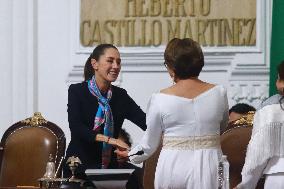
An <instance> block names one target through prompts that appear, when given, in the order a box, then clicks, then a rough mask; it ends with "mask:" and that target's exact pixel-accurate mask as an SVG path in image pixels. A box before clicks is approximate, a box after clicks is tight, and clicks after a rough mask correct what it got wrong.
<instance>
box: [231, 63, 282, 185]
mask: <svg viewBox="0 0 284 189" xmlns="http://www.w3.org/2000/svg"><path fill="white" fill-rule="evenodd" d="M276 87H277V89H278V91H279V94H276V95H274V96H272V97H270V98H268V99H267V100H266V101H265V102H263V103H262V105H261V107H260V108H259V109H258V110H257V111H256V113H255V115H254V122H253V130H252V135H251V139H250V142H249V145H248V149H247V154H246V160H245V164H244V167H243V170H242V182H241V183H240V184H239V185H238V186H237V187H236V188H237V189H253V188H255V187H256V185H257V182H258V180H259V178H260V177H261V176H262V175H265V177H266V178H265V184H264V188H265V189H270V188H272V189H283V188H284V61H283V62H282V63H281V64H280V65H279V66H278V79H277V81H276Z"/></svg>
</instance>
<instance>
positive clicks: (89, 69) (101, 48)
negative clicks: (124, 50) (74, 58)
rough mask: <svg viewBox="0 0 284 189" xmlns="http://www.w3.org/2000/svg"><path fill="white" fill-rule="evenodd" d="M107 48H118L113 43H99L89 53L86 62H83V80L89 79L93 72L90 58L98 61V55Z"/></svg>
mask: <svg viewBox="0 0 284 189" xmlns="http://www.w3.org/2000/svg"><path fill="white" fill-rule="evenodd" d="M109 48H113V49H116V50H118V49H117V48H116V47H115V46H114V45H112V44H100V45H98V46H97V47H96V48H95V49H94V50H93V52H92V53H91V54H90V56H89V58H88V59H87V61H86V63H85V67H84V81H88V80H90V79H91V78H92V77H93V75H94V74H95V73H94V69H93V67H92V64H91V59H95V60H97V61H99V59H100V56H101V55H103V54H104V53H105V50H106V49H109Z"/></svg>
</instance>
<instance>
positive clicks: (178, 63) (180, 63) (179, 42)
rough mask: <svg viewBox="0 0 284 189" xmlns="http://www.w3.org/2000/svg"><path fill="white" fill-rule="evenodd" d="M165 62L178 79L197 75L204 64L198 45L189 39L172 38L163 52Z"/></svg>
mask: <svg viewBox="0 0 284 189" xmlns="http://www.w3.org/2000/svg"><path fill="white" fill-rule="evenodd" d="M164 58H165V64H166V66H168V67H169V68H170V69H172V70H173V71H174V73H175V76H176V77H177V78H179V79H188V78H191V77H197V76H199V74H200V72H201V70H202V68H203V66H204V56H203V52H202V49H201V47H200V45H199V44H198V43H197V42H196V41H194V40H192V39H190V38H184V39H178V38H174V39H172V40H171V41H170V42H169V43H168V45H167V47H166V50H165V53H164Z"/></svg>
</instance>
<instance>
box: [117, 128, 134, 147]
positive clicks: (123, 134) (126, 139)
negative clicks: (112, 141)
mask: <svg viewBox="0 0 284 189" xmlns="http://www.w3.org/2000/svg"><path fill="white" fill-rule="evenodd" d="M118 138H121V139H122V140H123V142H125V143H126V144H127V145H128V146H129V147H131V145H132V144H131V139H130V135H129V133H128V132H126V130H125V129H121V130H120V133H119V136H118Z"/></svg>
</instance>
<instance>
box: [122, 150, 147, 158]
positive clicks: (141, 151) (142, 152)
mask: <svg viewBox="0 0 284 189" xmlns="http://www.w3.org/2000/svg"><path fill="white" fill-rule="evenodd" d="M143 154H144V151H143V150H139V151H138V152H136V153H135V154H130V155H128V156H126V157H123V158H118V159H117V160H121V159H125V158H129V157H131V156H136V155H143Z"/></svg>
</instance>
